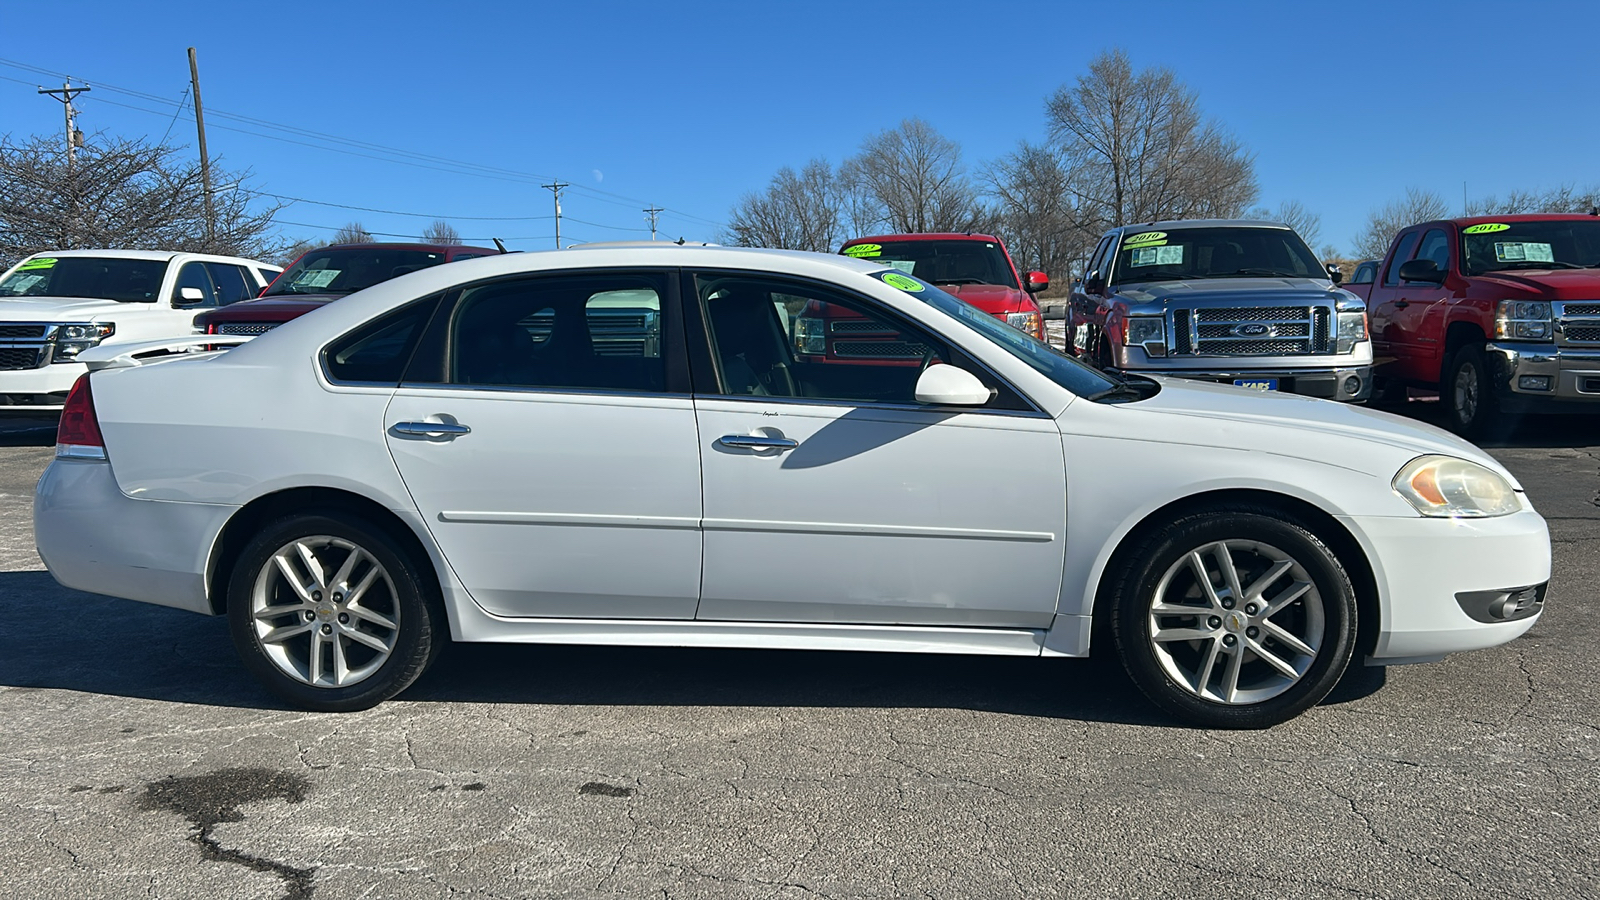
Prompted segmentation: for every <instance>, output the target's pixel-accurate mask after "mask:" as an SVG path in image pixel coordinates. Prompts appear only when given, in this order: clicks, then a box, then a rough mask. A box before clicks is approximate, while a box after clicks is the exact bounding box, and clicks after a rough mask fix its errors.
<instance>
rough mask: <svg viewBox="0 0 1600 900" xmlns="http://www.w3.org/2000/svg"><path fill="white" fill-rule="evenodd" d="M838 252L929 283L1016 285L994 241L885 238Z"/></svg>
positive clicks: (848, 247) (1004, 257)
mask: <svg viewBox="0 0 1600 900" xmlns="http://www.w3.org/2000/svg"><path fill="white" fill-rule="evenodd" d="M839 252H840V253H843V254H844V255H845V256H854V257H856V258H857V259H869V260H871V261H873V262H881V263H883V264H884V265H888V266H894V267H895V268H896V269H899V270H900V271H902V272H904V273H906V274H907V275H915V276H917V277H918V278H921V279H922V280H923V281H926V282H928V283H930V284H998V285H1003V286H1005V287H1008V288H1012V289H1013V290H1015V289H1016V287H1017V277H1016V273H1015V272H1013V271H1011V264H1010V263H1009V262H1008V261H1007V260H1006V254H1005V251H1004V250H1001V249H1000V245H999V244H997V243H995V242H994V241H884V242H882V243H878V244H874V243H864V244H851V245H850V246H847V247H845V248H844V249H843V250H841V251H839Z"/></svg>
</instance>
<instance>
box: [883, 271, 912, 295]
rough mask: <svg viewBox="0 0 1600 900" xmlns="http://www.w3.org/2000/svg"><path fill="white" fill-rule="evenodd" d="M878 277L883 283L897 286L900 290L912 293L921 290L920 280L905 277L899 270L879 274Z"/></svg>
mask: <svg viewBox="0 0 1600 900" xmlns="http://www.w3.org/2000/svg"><path fill="white" fill-rule="evenodd" d="M878 277H879V278H882V279H883V283H884V284H887V285H888V286H890V287H897V288H899V289H900V290H902V291H908V292H910V293H913V294H914V293H916V292H917V291H920V290H922V283H921V282H919V281H917V280H916V279H913V278H907V277H906V276H904V275H901V274H900V273H899V272H888V273H885V274H883V275H879V276H878Z"/></svg>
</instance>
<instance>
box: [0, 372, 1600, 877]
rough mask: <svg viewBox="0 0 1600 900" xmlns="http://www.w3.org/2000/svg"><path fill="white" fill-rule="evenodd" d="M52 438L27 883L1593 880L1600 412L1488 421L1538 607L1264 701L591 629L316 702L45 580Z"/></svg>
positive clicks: (21, 771)
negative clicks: (341, 709) (610, 640)
mask: <svg viewBox="0 0 1600 900" xmlns="http://www.w3.org/2000/svg"><path fill="white" fill-rule="evenodd" d="M1410 411H1411V412H1413V413H1415V414H1418V415H1421V416H1423V417H1425V418H1426V417H1428V416H1429V414H1430V412H1431V407H1430V406H1429V405H1428V404H1426V403H1422V402H1419V401H1413V402H1412V404H1410ZM51 440H52V431H51V429H50V427H49V423H37V422H36V423H28V422H10V423H0V885H3V887H4V891H5V893H6V895H7V896H12V897H72V898H78V897H116V898H124V897H132V896H149V897H194V896H210V897H228V898H257V897H259V898H280V897H287V898H311V897H317V898H351V897H385V898H389V897H436V896H442V895H446V894H449V895H452V896H462V897H485V898H490V897H546V896H560V897H609V896H623V897H655V896H660V897H735V898H738V897H773V898H800V897H809V896H813V895H815V896H821V897H840V898H842V897H901V896H926V897H1011V896H1044V897H1060V896H1074V897H1112V896H1114V897H1149V898H1168V897H1184V898H1207V897H1235V896H1271V897H1286V898H1287V897H1395V898H1412V897H1462V898H1467V897H1471V898H1477V897H1595V896H1600V854H1597V853H1596V851H1595V835H1596V833H1597V830H1600V810H1597V806H1600V766H1597V760H1600V694H1597V691H1596V685H1597V684H1600V671H1597V670H1600V662H1597V659H1600V656H1597V654H1596V647H1597V644H1600V630H1597V628H1596V622H1597V615H1596V614H1597V613H1600V604H1597V602H1596V598H1595V585H1596V584H1597V583H1600V417H1596V419H1595V420H1589V419H1586V420H1577V419H1559V420H1548V421H1534V422H1530V423H1529V424H1528V425H1527V427H1525V428H1524V429H1523V430H1522V432H1520V433H1519V435H1518V437H1517V438H1516V439H1515V440H1514V441H1513V442H1511V443H1510V444H1508V445H1505V446H1500V447H1496V448H1493V449H1492V451H1491V452H1493V453H1494V454H1495V455H1496V456H1498V457H1499V458H1500V459H1502V460H1504V461H1505V462H1506V464H1507V465H1508V466H1509V467H1510V468H1511V469H1512V471H1514V472H1515V473H1516V474H1517V475H1518V477H1519V478H1520V479H1521V480H1522V481H1523V483H1524V484H1525V486H1526V487H1527V489H1528V492H1529V494H1530V495H1531V496H1532V497H1533V499H1534V502H1535V505H1536V506H1538V508H1539V509H1540V510H1541V512H1543V514H1544V515H1545V516H1546V517H1547V518H1548V519H1549V520H1550V526H1551V531H1552V535H1553V538H1554V540H1555V578H1554V581H1553V583H1552V585H1551V588H1550V594H1549V598H1550V599H1549V603H1548V608H1547V611H1546V613H1545V616H1544V618H1543V619H1542V620H1541V621H1540V622H1539V624H1538V625H1537V626H1536V627H1535V628H1534V629H1533V630H1532V631H1531V632H1530V633H1529V634H1528V635H1527V636H1526V637H1524V638H1522V639H1520V640H1518V641H1515V642H1513V643H1511V644H1509V645H1506V646H1504V647H1499V648H1495V649H1492V650H1487V651H1480V652H1476V653H1466V654H1459V655H1457V656H1454V657H1451V658H1449V659H1446V660H1444V661H1443V662H1439V663H1434V664H1431V665H1421V666H1408V667H1398V668H1394V669H1390V670H1379V669H1363V670H1358V671H1357V672H1356V673H1355V674H1354V675H1353V677H1351V678H1349V679H1347V680H1346V682H1345V683H1344V684H1342V685H1341V686H1340V688H1339V689H1338V690H1337V691H1336V692H1335V694H1334V696H1333V697H1332V698H1330V700H1329V701H1328V702H1326V703H1324V704H1323V705H1322V706H1320V707H1318V708H1316V709H1313V710H1312V711H1310V712H1309V713H1307V714H1306V715H1304V716H1302V717H1300V718H1298V719H1296V720H1294V721H1292V722H1289V723H1287V724H1285V725H1282V726H1280V727H1278V728H1275V729H1272V730H1270V731H1266V732H1208V731H1199V730H1193V729H1187V728H1180V727H1174V726H1173V725H1171V724H1170V723H1168V722H1167V721H1165V720H1163V719H1162V718H1161V717H1160V716H1159V715H1157V714H1156V713H1155V712H1154V711H1153V710H1152V709H1151V708H1150V707H1149V706H1148V705H1147V704H1146V703H1145V702H1144V701H1143V700H1142V698H1140V697H1139V696H1138V694H1137V693H1136V692H1135V691H1134V690H1133V689H1132V688H1131V687H1130V686H1129V685H1128V683H1127V681H1126V679H1125V677H1124V676H1123V675H1122V674H1121V673H1120V671H1119V670H1118V669H1117V668H1116V666H1115V664H1114V663H1111V662H1109V661H1104V660H1098V659H1096V660H1030V659H1006V658H982V657H970V658H968V657H943V656H887V655H874V654H860V655H853V654H842V653H840V654H834V653H797V652H756V651H706V650H668V649H647V650H640V649H615V648H583V647H555V648H541V647H525V646H467V647H455V648H452V649H451V650H450V652H448V653H447V654H446V656H444V657H443V658H441V660H440V661H439V664H438V665H436V666H435V667H434V669H433V670H432V671H430V672H429V673H428V675H427V676H425V677H424V679H423V680H422V681H421V682H419V683H418V684H417V685H416V686H415V687H414V688H413V689H412V690H410V691H409V692H407V693H406V694H405V695H403V697H402V698H401V699H399V700H393V701H390V702H388V703H386V704H384V705H383V706H381V707H379V708H377V709H374V710H370V711H367V712H362V713H353V714H343V715H338V714H313V713H305V712H301V711H298V710H291V709H287V708H285V707H283V706H281V705H280V704H278V703H276V702H275V701H274V700H273V699H272V698H270V697H269V696H268V695H267V694H266V693H265V692H263V691H262V690H260V689H259V688H257V687H256V686H255V684H254V683H253V682H252V681H251V679H250V678H249V677H248V676H247V675H246V674H245V672H244V670H243V669H242V668H241V667H240V665H239V663H238V662H237V660H236V659H235V657H234V654H233V651H232V649H231V647H230V645H229V643H228V637H227V629H226V627H225V624H224V623H223V622H222V621H221V620H218V619H208V618H203V617H200V616H195V615H192V614H189V613H182V612H177V611H174V610H167V609H162V608H158V607H153V606H146V605H142V604H136V603H130V602H126V601H122V600H113V599H109V598H104V597H97V596H92V595H87V594H81V593H76V592H73V591H69V590H66V589H64V588H61V587H59V586H58V585H56V584H55V582H54V581H53V580H51V578H50V576H49V575H48V574H47V573H45V572H44V571H43V566H42V565H41V564H40V562H39V559H38V557H37V556H36V555H35V553H34V551H33V537H32V531H31V523H30V514H29V510H30V504H31V494H32V489H33V484H34V481H35V480H36V479H37V477H38V475H39V473H40V472H41V471H42V470H43V468H44V466H45V464H46V463H47V462H48V460H49V457H50V454H51V450H50V441H51Z"/></svg>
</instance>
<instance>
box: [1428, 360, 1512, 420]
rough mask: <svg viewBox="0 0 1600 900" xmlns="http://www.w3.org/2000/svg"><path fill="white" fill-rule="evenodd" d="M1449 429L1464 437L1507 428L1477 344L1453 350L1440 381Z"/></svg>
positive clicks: (1486, 366)
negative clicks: (1453, 352)
mask: <svg viewBox="0 0 1600 900" xmlns="http://www.w3.org/2000/svg"><path fill="white" fill-rule="evenodd" d="M1439 397H1440V399H1441V400H1442V401H1443V403H1444V409H1445V418H1446V421H1447V422H1448V423H1449V425H1450V430H1451V431H1454V432H1455V433H1456V434H1459V435H1461V436H1462V437H1464V438H1469V439H1471V440H1483V439H1485V438H1495V437H1500V436H1502V435H1504V434H1505V432H1506V430H1507V429H1506V425H1507V422H1506V418H1505V414H1504V413H1503V412H1502V411H1501V410H1500V398H1499V396H1498V395H1497V394H1496V393H1495V387H1494V380H1493V378H1492V376H1491V375H1490V373H1489V364H1488V358H1487V357H1485V356H1484V354H1483V347H1482V346H1481V345H1479V344H1468V345H1466V346H1465V347H1461V348H1459V349H1457V350H1456V352H1455V354H1454V355H1452V356H1451V357H1450V364H1449V365H1448V366H1446V367H1445V372H1444V379H1443V380H1442V382H1441V383H1440V385H1439Z"/></svg>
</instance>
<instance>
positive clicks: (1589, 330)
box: [1565, 325, 1600, 344]
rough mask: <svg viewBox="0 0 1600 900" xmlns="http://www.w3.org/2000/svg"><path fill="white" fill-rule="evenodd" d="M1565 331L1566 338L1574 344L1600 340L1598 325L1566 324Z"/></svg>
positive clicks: (1591, 342)
mask: <svg viewBox="0 0 1600 900" xmlns="http://www.w3.org/2000/svg"><path fill="white" fill-rule="evenodd" d="M1565 333H1566V336H1567V340H1568V341H1570V342H1572V343H1575V344H1593V343H1597V342H1600V325H1577V326H1573V325H1568V326H1567V327H1566V329H1565Z"/></svg>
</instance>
